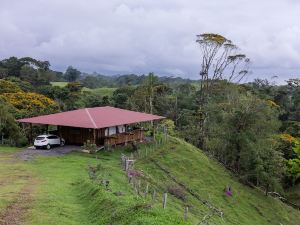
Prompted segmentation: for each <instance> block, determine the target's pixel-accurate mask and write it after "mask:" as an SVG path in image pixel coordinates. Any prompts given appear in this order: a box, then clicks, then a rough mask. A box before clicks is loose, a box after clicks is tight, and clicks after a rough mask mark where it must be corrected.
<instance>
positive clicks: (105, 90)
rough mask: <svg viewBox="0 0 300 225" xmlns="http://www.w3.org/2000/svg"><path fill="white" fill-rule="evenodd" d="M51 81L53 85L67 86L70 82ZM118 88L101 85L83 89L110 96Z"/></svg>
mask: <svg viewBox="0 0 300 225" xmlns="http://www.w3.org/2000/svg"><path fill="white" fill-rule="evenodd" d="M50 83H51V85H52V86H57V87H65V86H67V84H68V82H50ZM116 89H117V88H111V87H100V88H94V89H91V88H87V87H84V88H83V89H82V91H90V92H92V93H96V94H99V95H102V96H109V97H110V96H112V95H113V93H114V91H115V90H116Z"/></svg>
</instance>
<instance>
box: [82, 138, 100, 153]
mask: <svg viewBox="0 0 300 225" xmlns="http://www.w3.org/2000/svg"><path fill="white" fill-rule="evenodd" d="M82 148H83V149H84V150H87V151H88V152H89V153H91V154H93V153H96V151H97V145H96V144H94V143H92V142H91V141H90V140H87V141H86V142H85V143H84V145H83V147H82Z"/></svg>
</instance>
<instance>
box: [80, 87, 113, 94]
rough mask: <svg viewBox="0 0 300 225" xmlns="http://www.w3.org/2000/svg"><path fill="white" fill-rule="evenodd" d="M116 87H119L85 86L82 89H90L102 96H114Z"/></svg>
mask: <svg viewBox="0 0 300 225" xmlns="http://www.w3.org/2000/svg"><path fill="white" fill-rule="evenodd" d="M116 89H117V88H111V87H101V88H95V89H91V88H86V87H84V88H83V89H82V91H90V92H93V93H97V94H100V95H102V96H112V95H113V93H114V91H115V90H116Z"/></svg>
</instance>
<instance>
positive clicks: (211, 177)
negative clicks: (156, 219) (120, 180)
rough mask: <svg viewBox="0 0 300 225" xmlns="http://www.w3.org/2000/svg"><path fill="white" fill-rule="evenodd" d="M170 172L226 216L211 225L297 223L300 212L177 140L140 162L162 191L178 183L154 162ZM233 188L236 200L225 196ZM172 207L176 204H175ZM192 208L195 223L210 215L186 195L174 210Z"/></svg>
mask: <svg viewBox="0 0 300 225" xmlns="http://www.w3.org/2000/svg"><path fill="white" fill-rule="evenodd" d="M150 159H151V160H154V161H156V162H158V163H159V165H161V166H162V167H163V168H165V169H166V170H168V171H170V173H171V175H172V176H173V177H176V178H177V179H178V181H180V182H181V183H184V184H185V185H186V186H188V187H189V188H190V189H192V190H193V191H194V192H195V193H197V194H198V195H199V196H201V198H202V199H204V200H207V201H209V202H211V203H212V204H213V205H214V206H215V207H217V208H219V209H221V210H222V211H223V212H224V217H223V219H221V218H220V217H219V216H216V215H214V216H213V217H212V218H211V219H210V222H211V223H212V224H244V225H246V224H249V225H252V224H280V223H281V224H295V225H296V224H298V223H299V219H300V212H299V211H297V210H295V209H293V208H291V207H289V206H286V205H285V204H283V203H282V202H280V201H279V200H276V199H273V198H271V197H266V196H265V195H264V194H263V192H261V191H259V190H255V189H252V188H249V187H247V186H244V185H242V184H240V183H239V182H238V181H237V179H236V178H235V177H233V176H231V174H230V173H228V172H227V171H226V170H225V169H224V168H223V167H222V166H220V165H219V164H218V163H217V162H215V161H214V160H211V159H209V158H208V157H207V156H206V155H205V154H203V153H202V152H201V151H199V149H197V148H195V147H193V146H192V145H190V144H187V143H186V142H183V141H181V140H178V139H171V140H170V142H169V144H167V145H165V146H163V147H161V148H160V149H159V150H158V151H157V152H156V153H154V154H153V155H152V156H151V158H149V157H148V158H145V159H143V160H142V161H139V162H138V164H137V165H138V167H139V168H140V169H143V170H144V171H146V173H147V174H148V176H149V177H151V180H152V181H153V185H155V186H156V188H159V189H160V190H161V192H162V191H163V190H166V189H167V187H168V186H175V185H176V184H175V183H174V182H173V181H172V180H171V179H170V178H169V176H167V174H166V173H165V172H163V171H162V170H161V169H159V168H158V167H157V166H155V165H154V163H153V161H151V160H150ZM226 185H230V186H231V187H232V189H233V198H228V197H225V196H224V191H223V190H224V187H225V186H226ZM172 204H173V203H172ZM183 204H188V205H192V206H193V208H192V209H191V214H190V219H191V221H192V222H193V223H197V222H199V219H201V218H203V217H204V216H205V215H207V214H209V211H210V210H209V209H208V208H207V207H206V206H204V205H203V204H201V203H199V201H197V200H196V199H195V198H194V197H193V196H191V195H189V194H188V195H187V200H186V202H182V201H178V200H177V201H175V200H174V204H173V205H172V206H171V207H174V208H177V209H178V210H182V205H183Z"/></svg>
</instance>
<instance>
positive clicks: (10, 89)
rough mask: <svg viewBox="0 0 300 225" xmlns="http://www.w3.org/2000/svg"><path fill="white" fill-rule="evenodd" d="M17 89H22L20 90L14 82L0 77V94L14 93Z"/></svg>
mask: <svg viewBox="0 0 300 225" xmlns="http://www.w3.org/2000/svg"><path fill="white" fill-rule="evenodd" d="M19 91H22V90H21V88H20V87H19V86H18V85H16V84H15V83H13V82H11V81H8V80H4V79H0V94H3V93H15V92H19Z"/></svg>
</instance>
